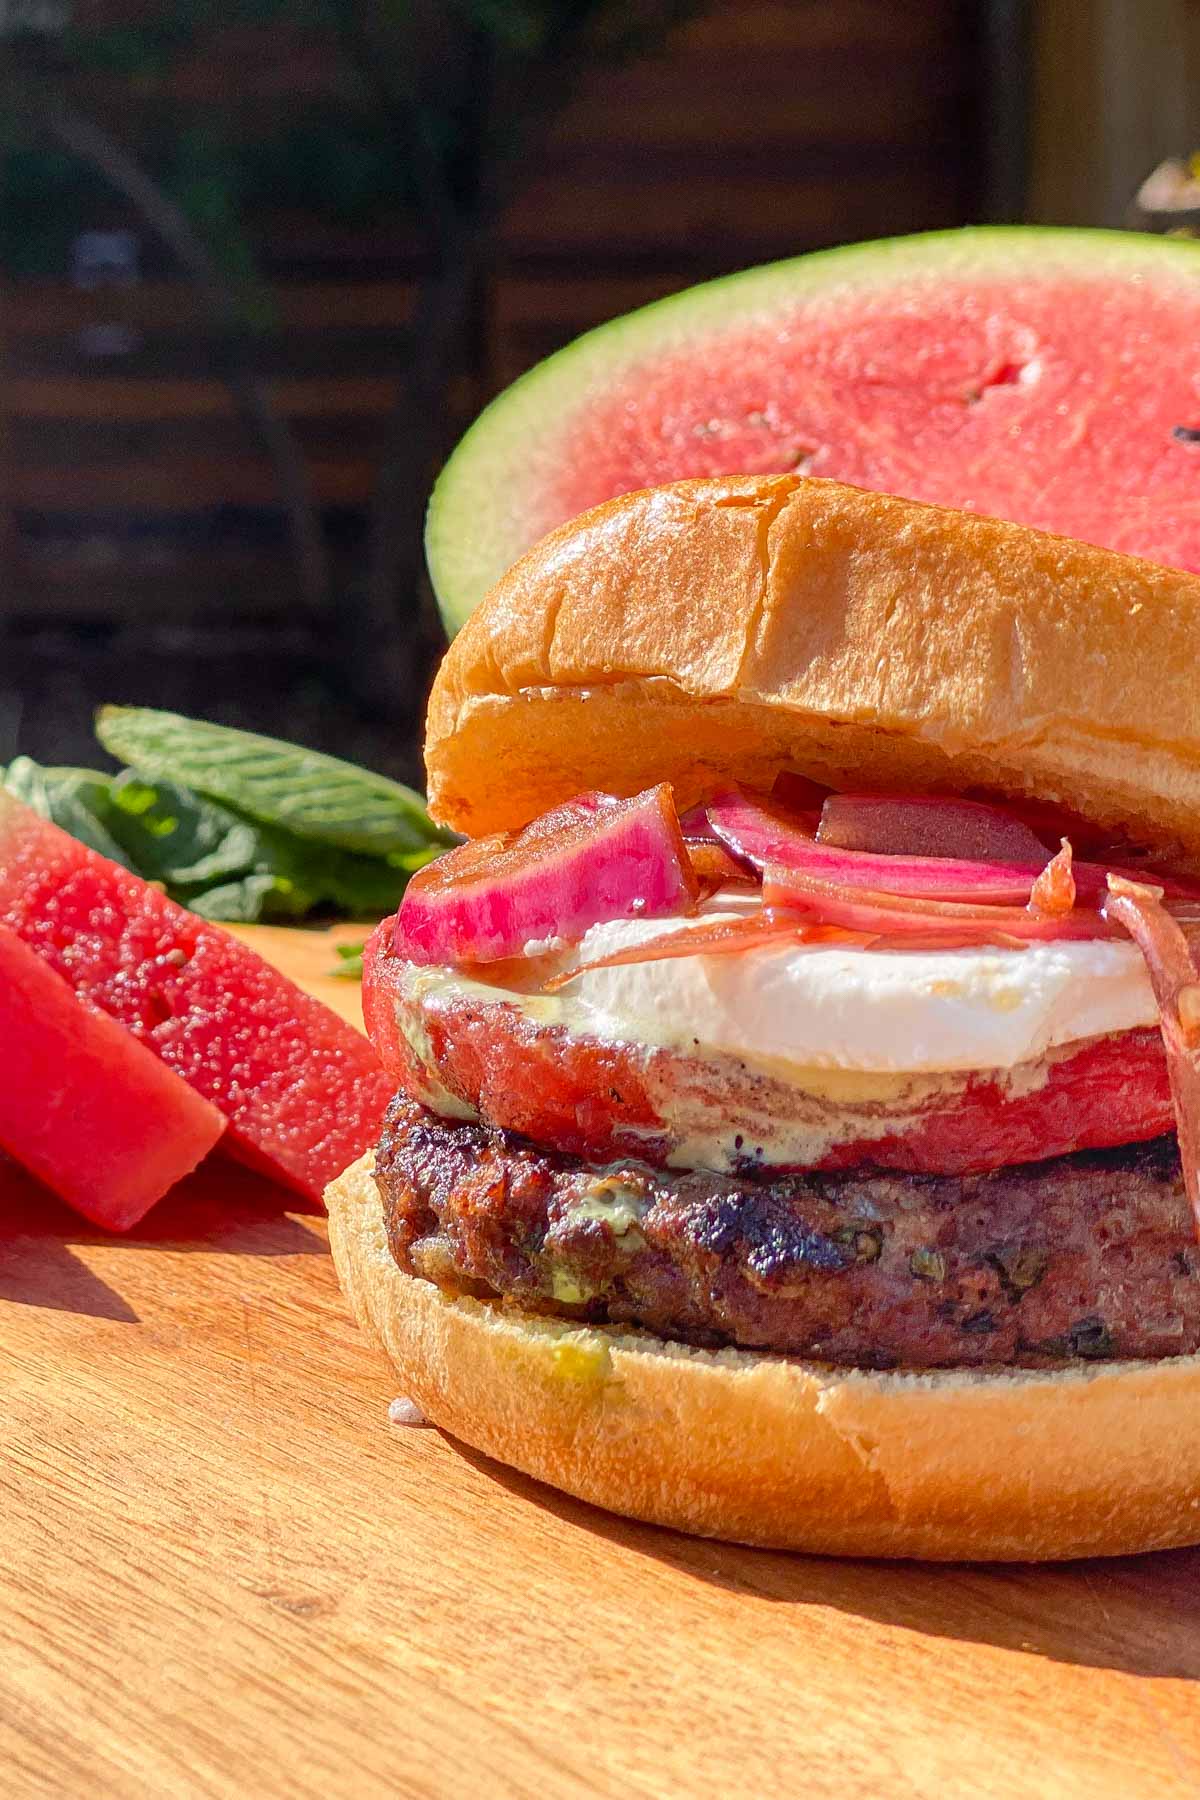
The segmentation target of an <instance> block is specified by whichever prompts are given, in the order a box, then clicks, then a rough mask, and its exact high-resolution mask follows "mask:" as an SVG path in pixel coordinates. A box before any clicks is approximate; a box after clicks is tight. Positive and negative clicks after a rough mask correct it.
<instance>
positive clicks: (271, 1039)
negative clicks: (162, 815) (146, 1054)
mask: <svg viewBox="0 0 1200 1800" xmlns="http://www.w3.org/2000/svg"><path fill="white" fill-rule="evenodd" d="M0 925H4V926H7V927H8V929H9V930H10V931H13V932H15V933H16V934H17V935H18V936H19V937H21V938H22V939H24V941H25V942H26V943H27V944H28V945H29V946H30V947H31V949H33V950H35V951H36V952H37V954H38V955H39V956H40V957H41V958H42V959H43V960H44V961H45V962H46V963H47V964H49V965H50V967H51V968H53V969H54V970H56V971H57V973H58V974H59V975H60V976H62V977H64V978H65V979H66V981H67V982H69V983H70V985H71V986H72V987H73V988H74V989H75V991H76V993H77V994H79V995H80V996H81V997H82V998H83V999H85V1000H87V1001H89V1002H90V1003H91V1004H92V1005H93V1006H95V1007H98V1008H99V1009H100V1011H102V1012H105V1013H108V1014H109V1015H110V1017H112V1018H114V1019H116V1020H118V1021H119V1023H120V1024H121V1025H123V1026H125V1027H126V1029H127V1030H128V1031H131V1032H132V1033H133V1034H134V1036H135V1037H136V1038H138V1039H140V1040H141V1042H142V1043H143V1044H145V1045H146V1046H147V1048H149V1049H151V1050H154V1051H156V1052H157V1054H158V1055H159V1056H160V1057H161V1058H162V1060H163V1062H164V1063H166V1064H167V1065H168V1067H169V1068H171V1069H173V1070H174V1071H175V1072H176V1074H178V1075H181V1076H182V1077H183V1079H184V1080H185V1081H186V1082H188V1083H189V1084H190V1085H191V1086H192V1087H193V1088H194V1089H195V1091H196V1092H197V1093H198V1094H201V1095H203V1097H204V1098H205V1099H206V1100H208V1101H210V1102H211V1103H212V1105H213V1106H215V1107H216V1108H218V1110H219V1111H220V1112H221V1113H222V1114H223V1115H224V1117H225V1118H226V1120H227V1121H228V1123H229V1127H230V1131H231V1134H232V1138H233V1141H234V1145H235V1147H237V1148H238V1149H239V1150H240V1152H241V1153H242V1154H243V1155H244V1156H245V1157H246V1159H247V1160H248V1161H250V1162H252V1163H253V1164H254V1165H255V1166H256V1167H258V1168H260V1169H263V1170H264V1171H265V1172H268V1173H270V1174H271V1175H273V1176H274V1177H275V1178H276V1179H277V1180H279V1181H283V1182H285V1183H287V1184H288V1185H289V1186H291V1187H293V1188H296V1189H298V1190H299V1191H300V1192H301V1193H303V1194H306V1195H308V1196H309V1197H310V1198H312V1199H319V1198H320V1196H321V1193H322V1191H323V1189H324V1187H325V1186H326V1184H327V1183H328V1182H329V1181H331V1180H332V1179H333V1177H334V1176H335V1175H337V1174H340V1172H341V1171H342V1169H344V1168H345V1167H346V1165H347V1163H349V1162H352V1161H353V1160H354V1158H355V1157H356V1156H359V1155H361V1153H362V1152H363V1151H364V1150H365V1149H367V1147H368V1146H369V1145H370V1144H371V1143H372V1142H373V1141H374V1139H375V1137H376V1136H377V1134H378V1130H379V1123H380V1120H381V1118H382V1116H383V1110H384V1107H385V1106H386V1105H387V1102H388V1100H389V1099H390V1097H391V1091H392V1090H391V1083H390V1082H389V1080H388V1078H387V1077H386V1075H385V1074H384V1073H383V1070H382V1069H381V1068H380V1066H379V1062H378V1059H377V1057H376V1056H375V1053H374V1051H373V1050H372V1048H371V1046H370V1044H369V1043H368V1042H367V1040H366V1038H364V1037H363V1036H362V1035H361V1033H359V1032H357V1031H355V1030H354V1029H353V1027H352V1026H350V1025H347V1024H345V1023H344V1022H343V1021H342V1020H341V1019H339V1018H338V1017H337V1015H336V1013H333V1012H331V1011H330V1010H329V1008H328V1007H327V1006H322V1005H321V1003H320V1001H318V1000H313V999H311V998H310V997H309V995H307V994H305V993H304V992H303V991H302V990H301V989H300V988H298V987H296V985H295V984H294V983H293V982H291V981H288V980H287V979H286V977H285V976H283V975H280V974H279V973H278V972H277V971H276V970H274V969H272V968H271V967H270V966H269V965H268V964H267V963H265V962H264V961H263V960H262V958H261V957H260V956H256V955H255V953H254V951H253V950H250V949H248V948H247V947H246V946H245V945H243V944H239V943H238V942H237V941H236V939H234V938H232V937H230V936H229V934H228V933H227V932H224V931H221V930H220V929H219V928H218V927H216V926H214V925H210V924H208V923H207V922H206V921H205V920H203V919H200V918H198V917H197V916H196V914H195V913H190V912H186V911H185V910H184V908H183V907H181V906H177V905H176V904H175V902H174V901H172V900H168V899H167V897H166V895H165V894H163V893H161V892H160V891H159V890H158V889H157V888H154V887H151V886H149V885H148V883H146V882H144V881H141V880H140V879H139V878H138V877H137V876H136V875H131V874H130V873H129V871H128V870H127V869H122V868H119V867H118V866H117V864H116V863H113V862H109V861H108V860H107V858H105V857H103V856H98V855H97V854H96V852H95V851H94V850H89V849H88V848H87V847H86V846H85V845H83V844H81V843H78V842H77V841H76V839H75V838H72V837H68V836H67V833H66V832H65V831H60V830H59V829H58V827H57V826H55V825H51V824H49V823H48V822H47V821H46V820H44V819H40V818H39V817H38V816H37V814H36V813H33V812H31V811H30V810H29V808H28V807H25V806H22V805H21V803H20V802H19V801H18V800H15V799H14V798H13V797H12V796H11V795H10V794H7V793H5V792H4V791H3V790H2V789H0ZM6 1047H7V1046H6Z"/></svg>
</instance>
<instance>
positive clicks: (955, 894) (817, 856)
mask: <svg viewBox="0 0 1200 1800" xmlns="http://www.w3.org/2000/svg"><path fill="white" fill-rule="evenodd" d="M708 818H709V823H710V825H711V826H712V828H713V831H714V833H715V834H716V836H717V837H718V838H720V840H721V842H722V843H724V844H727V845H728V847H729V848H730V849H731V850H732V851H733V853H734V855H735V856H740V857H742V858H744V860H745V861H746V862H750V863H753V864H754V865H755V867H756V868H760V869H762V868H766V867H767V866H768V865H772V866H774V867H777V868H787V869H796V870H800V871H803V872H804V873H805V874H808V875H813V876H816V877H818V878H820V879H823V880H826V881H830V882H834V883H837V884H838V885H840V886H842V887H854V888H869V889H871V890H874V891H876V892H880V893H889V894H910V895H914V896H922V895H927V896H929V897H930V898H931V899H937V900H961V901H969V902H976V903H982V902H989V903H995V904H1006V905H1024V903H1025V902H1026V901H1027V900H1028V898H1029V890H1030V888H1031V887H1032V886H1033V883H1034V880H1035V878H1036V877H1037V876H1038V875H1039V874H1040V873H1041V870H1042V866H1043V862H1044V860H1045V852H1044V851H1042V852H1041V853H1040V855H1039V859H1038V860H1037V861H1036V862H1032V863H1026V864H1001V863H980V862H971V861H968V860H967V859H966V858H963V857H957V858H955V857H934V856H889V855H885V854H883V853H882V852H876V851H870V850H840V849H837V848H835V847H834V846H832V845H828V844H822V843H820V842H819V841H818V840H817V839H816V838H815V837H812V836H811V835H810V834H809V833H808V832H806V831H803V830H801V828H800V827H799V826H798V825H797V823H796V821H795V819H794V818H792V817H791V816H790V815H789V814H788V813H787V812H785V811H784V809H783V808H782V807H779V806H776V805H774V804H773V803H772V802H771V801H769V800H763V799H759V798H757V797H755V796H752V795H750V794H747V793H745V792H743V791H742V790H741V789H740V788H726V789H724V790H723V791H722V792H721V793H719V794H717V795H716V796H715V797H714V798H713V799H712V800H711V801H710V802H709V807H708Z"/></svg>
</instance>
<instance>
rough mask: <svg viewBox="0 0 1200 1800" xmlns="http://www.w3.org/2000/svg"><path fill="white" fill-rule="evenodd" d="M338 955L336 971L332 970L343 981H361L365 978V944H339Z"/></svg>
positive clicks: (337, 947) (331, 972)
mask: <svg viewBox="0 0 1200 1800" xmlns="http://www.w3.org/2000/svg"><path fill="white" fill-rule="evenodd" d="M335 948H336V950H337V955H338V965H337V967H336V969H330V971H329V973H330V974H331V975H336V976H338V977H339V979H341V980H343V981H361V980H362V977H363V951H364V950H365V949H366V945H365V944H338V945H336V946H335Z"/></svg>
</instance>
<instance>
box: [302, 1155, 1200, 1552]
mask: <svg viewBox="0 0 1200 1800" xmlns="http://www.w3.org/2000/svg"><path fill="white" fill-rule="evenodd" d="M326 1201H327V1203H328V1207H329V1238H330V1245H331V1247H332V1250H333V1256H334V1261H335V1263H336V1265H337V1271H338V1275H339V1277H340V1279H341V1283H342V1286H343V1288H344V1290H345V1292H346V1295H347V1297H348V1299H349V1301H350V1304H351V1306H352V1308H353V1310H354V1312H355V1314H356V1316H357V1318H358V1320H359V1322H360V1324H361V1325H363V1326H364V1327H365V1328H366V1330H367V1331H368V1332H370V1333H371V1335H372V1336H374V1337H375V1338H376V1339H378V1341H379V1342H380V1343H381V1344H382V1345H383V1347H384V1349H385V1350H386V1351H387V1353H388V1355H389V1356H390V1357H391V1359H392V1361H393V1363H394V1364H395V1366H396V1369H397V1371H398V1374H399V1379H400V1383H401V1385H402V1388H403V1391H404V1393H405V1394H406V1395H408V1396H411V1398H413V1399H414V1400H416V1401H417V1402H418V1403H419V1405H420V1406H421V1407H422V1408H423V1410H424V1411H425V1413H426V1414H427V1415H428V1417H429V1418H430V1419H431V1420H432V1421H433V1422H434V1424H436V1425H439V1426H441V1427H442V1429H443V1430H445V1431H448V1432H450V1433H451V1434H452V1435H453V1436H454V1437H456V1438H459V1439H461V1440H462V1441H463V1442H464V1443H467V1444H470V1445H472V1446H473V1447H474V1448H475V1449H477V1450H481V1451H483V1452H485V1453H486V1454H487V1455H489V1456H494V1457H496V1458H497V1459H498V1460H499V1461H501V1462H504V1463H508V1464H510V1465H511V1466H512V1467H514V1468H517V1469H521V1470H523V1471H524V1472H525V1473H526V1474H527V1475H533V1476H536V1477H537V1479H538V1480H540V1481H545V1482H549V1483H550V1484H551V1485H552V1486H554V1487H557V1488H562V1489H565V1490H566V1492H567V1493H570V1494H575V1495H577V1496H578V1497H579V1498H580V1499H583V1500H590V1501H591V1502H592V1503H593V1504H594V1505H596V1506H602V1507H606V1508H608V1509H609V1510H610V1511H612V1512H617V1513H625V1514H628V1515H629V1516H631V1517H633V1518H637V1519H645V1520H649V1521H651V1522H652V1523H654V1524H657V1525H669V1526H673V1527H675V1528H676V1529H678V1530H682V1531H689V1532H695V1533H698V1534H700V1535H701V1536H705V1537H721V1538H732V1539H734V1540H736V1541H739V1542H742V1543H748V1544H762V1545H770V1546H774V1547H776V1548H783V1549H794V1550H809V1551H816V1552H821V1553H825V1554H832V1555H839V1556H886V1557H892V1556H911V1557H922V1558H927V1559H932V1560H937V1561H958V1560H1002V1561H1022V1562H1024V1561H1034V1560H1037V1561H1044V1560H1056V1559H1062V1558H1066V1557H1076V1556H1111V1555H1118V1554H1123V1553H1125V1552H1129V1551H1138V1550H1160V1549H1168V1548H1172V1547H1175V1546H1178V1545H1182V1544H1191V1543H1195V1542H1197V1541H1198V1540H1200V1357H1178V1358H1173V1359H1168V1360H1167V1361H1163V1362H1153V1363H1152V1362H1144V1363H1104V1364H1099V1363H1091V1364H1078V1365H1074V1366H1072V1367H1071V1368H1070V1369H1069V1370H1066V1369H1064V1370H1061V1371H1032V1370H1028V1369H1019V1370H1009V1371H1004V1372H999V1371H996V1372H988V1373H981V1372H974V1373H971V1372H968V1371H965V1370H947V1371H935V1372H933V1373H921V1374H916V1373H913V1374H904V1373H899V1374H880V1373H874V1372H865V1371H856V1370H847V1369H839V1368H832V1367H829V1366H826V1365H819V1364H815V1363H805V1362H799V1361H796V1360H794V1359H790V1358H785V1357H780V1356H773V1355H767V1354H758V1353H755V1352H751V1351H746V1350H717V1351H711V1350H697V1349H693V1348H691V1347H690V1346H688V1345H685V1344H677V1343H669V1342H667V1341H665V1340H663V1339H660V1338H656V1337H654V1336H652V1335H650V1334H649V1333H647V1332H641V1331H631V1330H622V1329H618V1328H609V1327H604V1326H579V1325H576V1324H574V1323H571V1322H568V1321H566V1320H556V1319H553V1318H547V1317H545V1316H542V1315H534V1314H531V1313H523V1312H521V1311H519V1310H518V1309H516V1308H514V1307H512V1306H507V1305H502V1304H501V1303H499V1302H495V1303H489V1302H485V1301H482V1300H475V1299H471V1298H468V1297H465V1296H456V1295H452V1294H448V1293H445V1292H443V1291H442V1290H441V1289H440V1288H438V1287H436V1286H434V1285H433V1284H432V1283H431V1282H428V1281H424V1280H421V1279H420V1278H419V1277H416V1276H413V1275H408V1274H406V1273H405V1272H404V1271H403V1270H402V1269H401V1268H400V1267H399V1266H398V1264H397V1263H396V1262H395V1261H394V1259H393V1257H392V1255H391V1253H390V1251H389V1249H388V1243H387V1234H386V1231H385V1227H384V1219H383V1206H382V1202H381V1200H380V1197H379V1193H378V1190H377V1189H376V1186H375V1180H374V1175H373V1158H372V1157H371V1156H370V1155H367V1156H364V1157H362V1158H361V1159H360V1160H359V1161H358V1162H356V1163H354V1164H353V1165H352V1166H351V1167H350V1168H349V1169H347V1170H346V1172H345V1173H344V1174H343V1175H341V1176H340V1177H339V1178H338V1180H336V1181H335V1182H334V1183H333V1184H332V1186H331V1187H330V1188H329V1189H328V1191H327V1193H326Z"/></svg>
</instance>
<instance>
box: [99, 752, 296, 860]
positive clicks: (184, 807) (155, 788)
mask: <svg viewBox="0 0 1200 1800" xmlns="http://www.w3.org/2000/svg"><path fill="white" fill-rule="evenodd" d="M111 828H112V832H113V835H114V837H115V838H116V839H117V841H118V842H119V843H120V845H121V847H122V849H123V850H124V851H125V852H126V856H127V858H128V860H129V862H130V863H131V865H132V867H134V868H135V869H136V870H137V872H138V874H139V875H142V876H144V877H145V878H146V879H147V880H149V881H162V882H165V884H166V886H167V888H168V890H171V889H175V888H188V887H198V886H205V887H208V886H212V885H213V884H215V883H217V882H220V881H225V880H227V879H229V877H231V876H235V875H245V874H249V873H251V872H252V871H253V870H255V869H256V867H257V866H258V863H259V860H260V854H261V853H260V843H259V835H260V834H259V832H258V830H257V829H256V828H255V826H253V825H252V824H249V823H248V822H247V821H246V820H245V819H239V818H238V817H237V815H236V814H234V813H231V812H230V811H228V810H227V808H225V807H223V806H217V805H214V803H213V802H212V801H211V800H205V799H204V798H203V797H202V796H201V795H200V794H195V793H193V792H192V791H191V789H190V788H186V787H181V786H180V785H179V784H178V783H177V782H173V781H157V782H149V781H146V780H144V779H143V777H142V776H140V775H137V774H135V773H134V772H133V771H132V770H130V769H126V770H125V772H124V773H123V774H121V775H118V776H117V778H116V780H115V781H114V782H113V784H112V814H111Z"/></svg>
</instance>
